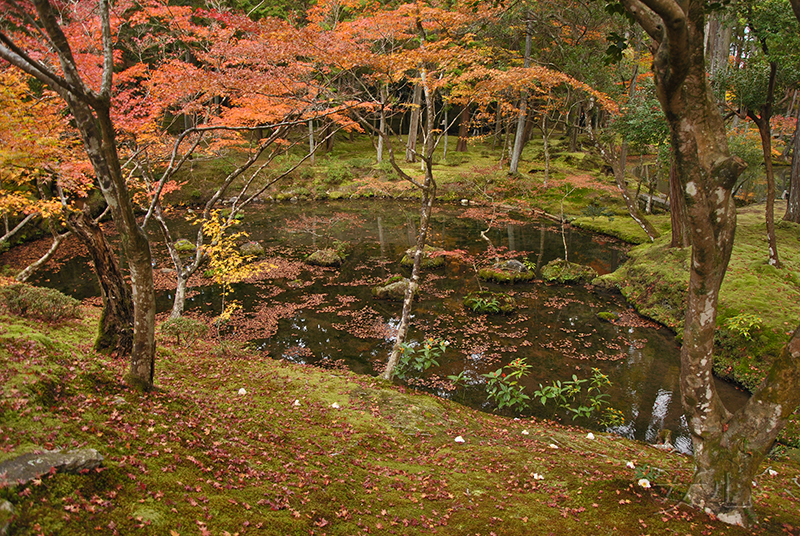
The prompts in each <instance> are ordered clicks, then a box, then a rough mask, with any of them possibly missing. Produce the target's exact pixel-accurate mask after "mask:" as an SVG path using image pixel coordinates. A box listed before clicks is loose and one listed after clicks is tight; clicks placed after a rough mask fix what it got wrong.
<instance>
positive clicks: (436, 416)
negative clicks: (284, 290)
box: [0, 310, 800, 536]
mask: <svg viewBox="0 0 800 536" xmlns="http://www.w3.org/2000/svg"><path fill="white" fill-rule="evenodd" d="M85 317H86V318H85V319H84V320H81V321H70V322H69V323H65V324H63V325H59V326H49V325H45V326H42V325H41V324H39V323H34V322H30V321H27V320H23V319H20V318H17V317H11V316H4V317H2V319H1V320H2V325H3V326H4V327H3V328H2V331H3V334H2V335H3V337H4V344H3V346H2V347H0V360H1V361H2V364H1V365H2V366H0V382H1V383H0V386H1V387H2V392H3V398H2V410H3V411H2V413H0V435H2V439H3V440H2V445H3V449H2V452H0V460H5V459H9V458H13V457H15V456H17V455H19V454H22V453H24V452H30V451H32V450H34V449H37V448H47V449H52V448H78V447H92V448H96V449H98V450H99V451H100V452H101V453H102V454H103V455H104V456H105V457H106V462H105V464H104V467H102V468H101V470H98V471H92V472H90V473H89V474H84V475H68V474H56V475H46V476H44V477H43V478H42V479H41V480H40V481H34V482H32V483H31V484H29V485H28V486H25V487H22V488H16V489H13V490H12V489H9V488H4V489H2V491H0V498H4V499H7V500H9V501H11V502H12V503H13V504H14V506H15V508H16V510H17V512H18V515H17V517H16V519H15V520H14V522H13V524H12V525H11V533H12V534H63V535H73V534H76V535H85V534H125V535H135V534H147V535H154V534H155V535H160V534H164V535H170V536H174V535H175V534H180V535H188V534H215V535H217V534H219V535H223V534H235V533H239V534H268V535H278V534H280V535H291V534H329V535H337V534H347V535H352V534H360V533H373V534H392V533H394V534H432V533H437V534H478V535H489V534H492V533H494V534H506V535H522V534H525V535H527V534H532V533H535V534H548V533H553V534H565V533H572V532H576V533H583V534H589V533H591V534H617V535H619V534H623V535H624V534H642V533H650V534H666V533H679V534H703V533H714V534H731V535H740V534H746V532H745V531H743V530H741V529H738V528H734V527H728V526H724V525H722V524H721V523H719V522H717V521H714V520H712V519H710V518H708V517H707V516H706V515H705V514H703V513H700V512H697V511H693V510H689V509H687V508H686V507H685V506H683V505H681V504H680V503H679V502H677V499H678V498H680V496H681V493H682V492H683V490H685V489H686V486H687V483H688V480H689V477H690V472H691V468H692V463H691V459H688V458H686V457H684V456H680V455H677V454H672V453H666V452H663V451H661V450H658V449H656V448H653V447H651V446H647V445H644V444H641V443H637V442H633V441H628V440H626V439H622V438H619V437H616V436H613V435H608V434H600V433H595V434H594V435H595V439H591V440H590V439H588V438H587V437H586V432H585V431H583V430H580V429H577V428H569V427H564V426H561V425H557V424H552V423H547V422H539V421H535V420H510V419H506V418H502V417H496V416H492V415H487V414H482V413H479V412H476V411H473V410H471V409H467V408H464V407H461V406H459V405H457V404H455V403H452V402H450V401H447V400H441V399H438V398H434V397H431V396H427V395H420V394H416V393H414V392H410V391H407V390H404V389H400V388H397V387H393V386H390V385H388V384H385V383H382V382H380V381H378V380H376V379H373V378H370V377H363V376H357V375H354V374H352V373H349V372H341V371H331V370H321V369H316V368H312V367H307V366H296V365H290V364H285V363H281V362H276V361H272V360H271V359H270V358H269V357H267V356H265V355H263V354H258V353H249V352H245V351H233V352H231V351H228V352H227V353H223V352H219V351H214V350H215V345H214V344H213V343H212V342H210V341H198V343H197V344H195V345H193V347H192V348H184V347H182V346H177V345H172V344H171V341H166V340H165V341H160V345H159V349H158V361H157V365H156V366H157V376H156V383H157V385H158V387H159V389H158V390H157V391H156V392H153V393H149V394H139V393H135V392H132V391H129V390H128V389H126V388H125V387H124V385H123V384H122V383H121V380H120V378H121V377H122V375H123V373H124V371H125V368H126V363H124V362H122V361H118V360H114V359H109V358H107V357H103V356H99V355H97V354H94V353H93V352H92V351H91V350H90V347H89V345H88V344H86V343H85V342H81V341H91V338H92V334H93V333H94V322H95V321H96V317H97V314H96V311H92V310H87V314H86V315H85ZM93 318H94V320H93ZM43 338H46V339H48V340H52V341H57V342H55V343H54V344H52V345H48V344H44V343H42V342H41V340H43ZM241 390H243V391H241ZM240 393H241V394H240ZM458 436H461V437H462V438H463V439H464V442H463V443H459V442H456V441H455V438H456V437H458ZM629 461H631V462H634V463H635V464H636V466H637V467H639V470H640V471H643V470H646V469H647V468H658V470H659V471H661V472H660V473H659V475H658V476H657V477H656V478H655V479H654V480H653V482H652V483H653V485H654V487H653V488H651V489H644V488H642V487H639V486H637V485H636V482H637V479H638V474H637V472H636V470H633V469H630V468H628V467H627V466H626V464H627V462H629ZM768 464H769V467H770V468H772V469H774V470H775V471H777V474H776V475H770V474H769V473H768V472H766V471H765V472H764V473H763V474H761V475H760V476H759V477H758V478H757V480H758V486H757V487H756V488H755V495H754V499H755V502H756V505H757V506H756V509H757V511H758V512H759V515H760V516H761V517H762V519H763V522H762V524H761V525H760V526H759V527H757V529H756V531H755V532H756V533H760V534H771V533H776V532H780V531H782V530H783V531H786V532H788V533H792V532H793V531H794V533H795V534H797V533H798V532H797V528H787V527H790V525H796V522H797V517H796V514H797V511H798V509H800V501H799V500H798V499H797V498H796V493H792V492H793V491H796V490H795V489H794V487H795V483H794V482H793V481H792V479H795V480H796V479H797V475H798V466H797V464H796V463H794V462H792V461H790V460H789V459H788V458H785V459H781V460H778V459H772V460H769V461H768Z"/></svg>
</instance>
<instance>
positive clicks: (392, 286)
mask: <svg viewBox="0 0 800 536" xmlns="http://www.w3.org/2000/svg"><path fill="white" fill-rule="evenodd" d="M410 284H411V280H410V279H407V278H400V279H395V278H391V279H389V281H387V282H386V283H384V284H383V285H378V286H376V287H375V288H373V289H372V295H373V296H374V297H375V298H377V299H379V300H398V301H399V300H402V299H404V298H405V296H406V289H407V288H408V285H410Z"/></svg>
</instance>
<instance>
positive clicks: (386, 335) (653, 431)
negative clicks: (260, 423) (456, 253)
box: [47, 202, 744, 450]
mask: <svg viewBox="0 0 800 536" xmlns="http://www.w3.org/2000/svg"><path fill="white" fill-rule="evenodd" d="M299 212H302V213H304V214H306V215H308V216H309V217H313V216H318V217H329V216H331V215H332V214H335V213H337V212H345V213H348V214H350V215H352V216H355V217H357V218H358V221H357V222H356V221H355V220H348V221H347V224H346V225H337V226H334V227H332V228H329V229H321V228H315V229H313V230H314V231H315V232H313V233H310V234H309V233H306V234H302V233H289V232H287V231H286V228H287V221H291V220H292V219H296V218H297V217H298V213H299ZM462 212H463V209H460V208H452V207H451V208H446V207H445V208H438V209H437V210H436V211H435V213H434V222H433V225H432V227H431V231H432V232H431V242H432V245H435V246H438V247H443V248H445V249H450V250H454V249H460V250H463V251H465V252H466V254H467V255H469V256H472V257H473V258H475V259H479V258H480V257H481V256H482V255H483V254H484V253H485V252H486V250H487V242H486V241H485V240H484V239H483V238H482V237H481V232H482V231H484V230H485V229H486V228H487V227H488V225H487V221H488V219H469V218H460V217H459V215H460V214H461V213H462ZM417 221H418V214H417V208H416V207H415V206H413V205H398V204H396V203H376V202H371V203H365V204H357V203H348V204H326V205H313V206H307V207H298V206H294V205H292V206H283V205H271V206H270V207H269V210H263V208H256V209H254V210H253V211H252V212H250V213H248V214H247V216H246V218H245V220H244V222H243V227H244V230H246V231H247V232H248V233H249V234H250V236H251V239H253V240H258V241H259V242H261V243H262V245H263V246H264V247H265V248H266V249H267V250H268V251H270V252H271V254H272V255H275V256H281V257H289V258H292V259H295V260H300V259H302V258H303V255H305V254H308V253H310V252H311V250H312V248H313V246H314V245H315V244H317V243H319V244H320V245H325V244H323V242H326V243H327V242H330V241H332V240H340V241H344V242H348V243H350V244H351V245H352V249H351V253H350V256H349V257H348V259H347V260H346V262H345V263H344V265H343V266H342V267H341V269H339V270H338V271H334V270H319V269H311V268H305V269H303V270H301V271H300V272H299V275H297V276H296V277H297V279H294V277H295V275H292V278H293V280H292V281H288V280H286V279H282V278H278V279H274V280H271V281H269V282H267V283H263V282H262V283H259V284H254V285H246V284H241V285H237V286H236V295H235V298H236V299H237V300H239V301H240V302H241V303H242V304H243V307H244V310H245V311H246V313H247V315H248V317H249V318H251V319H253V320H257V317H258V315H261V314H270V315H274V317H276V318H278V325H277V330H273V331H268V332H264V333H261V334H260V333H259V332H255V331H254V332H253V333H254V334H253V336H252V337H250V339H251V340H252V344H253V346H254V347H255V348H257V349H259V350H260V351H263V352H267V353H269V355H271V356H274V357H276V358H280V359H286V360H288V361H291V362H294V363H317V364H321V365H324V366H346V367H347V368H349V369H351V370H353V371H355V372H358V373H364V374H377V373H379V372H380V370H381V368H382V366H384V364H385V361H386V358H387V356H388V352H389V350H390V347H391V344H392V337H393V334H394V332H396V329H397V325H398V323H399V320H398V318H397V315H398V314H399V312H400V308H401V307H400V304H399V303H396V302H386V301H376V300H374V299H373V298H372V295H371V287H372V286H373V285H374V284H375V283H377V282H379V281H381V280H384V279H385V278H386V277H388V276H390V275H392V274H395V273H403V269H402V268H400V266H399V262H398V261H399V259H400V258H401V257H402V256H403V254H404V252H405V250H406V249H407V248H408V247H410V246H413V244H414V243H415V242H416V230H417ZM176 223H177V222H176ZM183 225H185V227H184V228H183V229H178V230H177V231H176V233H175V236H190V235H191V234H192V232H193V231H192V230H191V228H190V227H189V225H188V223H184V224H183ZM485 235H486V237H487V238H488V240H489V242H491V244H493V245H494V246H495V247H497V248H501V249H508V250H509V251H513V252H515V253H516V255H515V256H516V258H518V259H520V260H527V261H529V263H531V264H535V266H536V271H537V273H539V271H540V269H541V267H542V266H543V265H544V264H546V263H547V262H549V261H550V260H553V259H556V258H559V257H563V255H564V250H563V249H564V246H563V241H562V236H561V234H560V230H559V228H558V227H557V226H555V225H554V224H552V223H548V222H546V221H536V222H528V221H526V220H525V219H524V218H521V217H520V218H517V220H516V221H513V222H504V223H503V224H502V225H497V226H495V227H493V228H492V229H490V230H489V231H487V232H486V233H485ZM318 236H325V239H324V240H323V239H319V238H318ZM565 239H566V242H567V245H568V247H569V248H570V251H569V257H570V260H571V261H573V262H579V263H582V264H589V265H591V266H593V267H594V268H595V269H596V270H597V271H598V272H600V273H607V272H610V271H612V270H614V269H615V268H616V267H617V265H618V263H620V262H622V261H624V250H623V248H622V247H621V246H620V245H618V244H616V243H614V242H613V241H609V240H607V239H605V238H603V237H598V236H596V235H591V234H588V233H583V232H580V231H578V230H575V229H568V230H567V233H566V237H565ZM155 249H156V255H159V253H161V254H162V256H160V257H157V262H158V264H157V266H158V267H160V268H163V267H168V266H169V260H168V258H166V257H165V256H163V252H159V249H158V248H155ZM81 262H82V261H74V262H70V263H67V264H66V265H64V267H63V268H62V269H61V270H60V271H59V272H57V273H54V274H48V276H47V278H48V279H49V283H48V284H50V285H51V286H55V287H57V288H61V289H62V290H66V291H67V292H69V293H73V294H78V295H79V297H84V296H86V295H90V294H91V293H94V294H95V295H97V290H96V289H94V290H92V291H87V287H86V285H87V279H88V278H86V277H85V272H86V268H85V263H83V264H81ZM287 279H288V278H287ZM479 289H490V290H494V291H502V292H506V293H509V294H513V296H514V299H515V300H516V302H517V304H518V305H519V311H518V312H517V313H516V314H514V315H512V316H509V317H495V316H490V317H487V316H476V315H474V314H472V313H470V312H468V311H466V310H465V309H464V307H463V306H462V300H463V298H464V296H465V295H466V294H467V293H468V292H471V291H476V290H479ZM310 297H315V299H314V300H310ZM171 299H172V293H171V292H168V291H164V292H161V293H159V296H158V303H159V308H160V310H162V311H164V310H168V309H169V307H170V305H171ZM220 306H221V304H220V302H219V291H218V289H216V288H214V287H195V288H193V289H191V292H190V295H189V297H188V299H187V308H188V309H190V310H191V311H192V312H195V313H203V314H208V315H217V314H219V309H220ZM602 311H610V312H616V313H619V314H620V315H623V316H624V315H627V316H628V317H630V318H632V319H633V320H635V319H636V318H637V317H635V315H632V314H631V312H630V311H629V309H628V307H627V304H626V303H625V302H624V301H623V300H622V299H621V298H620V297H619V296H616V295H605V294H598V293H596V292H593V291H591V290H588V289H586V288H583V287H567V288H565V287H559V286H548V285H544V284H541V283H539V284H525V285H517V286H513V287H509V286H498V285H492V284H487V283H479V282H478V280H477V278H476V277H475V270H474V265H473V264H472V263H471V262H466V263H465V262H448V263H447V264H446V266H445V267H444V268H443V269H441V270H439V271H437V272H433V273H427V274H425V276H424V278H423V280H422V287H421V293H420V299H419V300H418V301H417V302H416V303H415V305H414V318H413V321H412V326H413V329H412V331H411V333H410V337H409V340H410V341H421V340H422V339H423V338H424V337H428V336H434V337H442V338H446V339H448V340H449V341H450V342H451V347H450V349H449V350H448V352H447V354H446V356H445V357H446V359H443V360H441V361H440V366H439V367H436V368H434V369H431V371H430V375H431V376H432V377H433V378H434V379H437V378H438V379H439V380H441V379H444V378H446V377H447V376H448V375H456V374H459V373H462V375H463V377H464V378H465V380H466V382H465V383H466V386H465V387H462V388H460V389H452V388H447V387H446V386H445V385H444V384H443V382H440V381H438V380H436V381H431V382H430V383H429V384H428V389H429V390H430V391H431V392H433V393H434V394H436V395H438V396H441V397H448V398H453V399H455V400H458V401H463V402H464V403H467V404H470V405H472V406H475V407H484V408H487V407H488V404H487V402H486V395H485V390H484V389H485V379H484V378H483V376H482V375H483V374H486V373H488V372H491V371H494V370H497V369H498V368H499V367H501V366H503V365H505V364H507V363H508V362H510V361H511V360H513V359H515V358H517V357H524V358H525V359H526V360H527V362H528V363H529V364H530V365H531V366H532V373H531V375H530V376H529V377H528V378H526V380H525V387H526V389H527V392H528V393H529V394H531V393H533V391H534V390H536V389H538V388H539V386H540V385H545V384H549V383H550V382H552V381H554V380H566V379H569V378H570V377H571V376H572V375H573V374H576V375H578V376H579V377H588V376H589V375H590V374H591V369H592V368H593V367H597V368H600V369H601V370H602V371H603V372H604V373H605V374H607V375H608V376H609V378H610V379H611V381H612V382H613V387H612V390H611V393H610V394H611V395H612V403H613V405H614V407H617V408H619V409H622V410H624V412H625V418H626V421H627V422H626V425H625V426H623V427H620V428H618V429H616V430H615V431H616V432H617V433H620V434H621V435H624V436H627V437H631V438H637V439H642V440H647V441H651V442H652V441H656V440H657V439H658V438H659V436H660V433H661V431H662V430H671V431H672V438H671V440H672V443H673V444H674V445H675V446H676V447H677V448H679V449H683V450H689V449H690V443H691V442H690V441H689V439H688V435H687V433H686V425H685V419H684V418H683V412H682V410H681V404H680V396H679V384H678V382H679V377H680V375H679V372H680V370H679V369H680V365H679V348H678V345H677V344H676V342H675V339H674V337H673V335H672V334H671V333H669V332H668V331H666V330H663V329H659V328H657V327H653V326H649V325H647V324H646V323H642V322H639V323H637V322H636V321H632V322H630V323H629V324H624V323H623V325H615V324H611V323H609V322H604V321H602V320H600V319H599V318H598V316H597V313H599V312H602ZM718 388H719V390H720V393H721V394H722V395H723V396H727V397H728V398H729V399H730V400H732V402H731V401H730V400H729V404H731V405H732V406H735V405H736V404H741V403H742V402H741V400H742V399H743V398H744V395H742V394H741V393H737V392H736V391H735V390H734V389H732V388H731V387H730V386H727V385H724V384H722V385H719V386H718ZM675 397H677V399H675ZM531 411H532V412H533V414H535V415H537V416H539V417H552V416H553V412H552V410H551V409H549V408H544V407H542V406H541V405H540V404H539V403H538V402H534V403H533V404H532V408H531Z"/></svg>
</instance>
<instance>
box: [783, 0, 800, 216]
mask: <svg viewBox="0 0 800 536" xmlns="http://www.w3.org/2000/svg"><path fill="white" fill-rule="evenodd" d="M798 2H800V0H798ZM795 120H796V121H797V125H796V126H795V129H794V143H793V144H792V169H791V178H790V179H789V198H788V199H787V200H786V213H785V214H784V215H783V219H784V221H791V222H794V223H800V106H798V107H797V114H796V115H795Z"/></svg>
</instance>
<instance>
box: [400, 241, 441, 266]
mask: <svg viewBox="0 0 800 536" xmlns="http://www.w3.org/2000/svg"><path fill="white" fill-rule="evenodd" d="M415 251H416V248H409V249H407V250H406V254H405V255H403V258H402V259H400V264H401V265H402V266H413V265H414V252H415ZM442 252H444V250H443V249H442V248H435V247H433V246H425V249H424V250H423V251H422V262H421V263H420V268H422V269H423V270H433V269H434V268H440V267H442V266H444V256H443V255H441V253H442Z"/></svg>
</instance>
